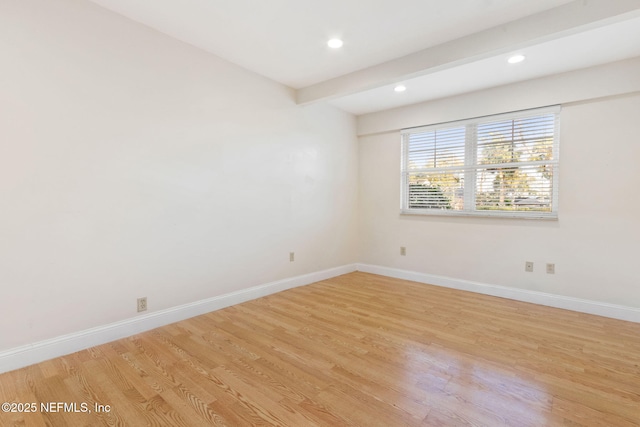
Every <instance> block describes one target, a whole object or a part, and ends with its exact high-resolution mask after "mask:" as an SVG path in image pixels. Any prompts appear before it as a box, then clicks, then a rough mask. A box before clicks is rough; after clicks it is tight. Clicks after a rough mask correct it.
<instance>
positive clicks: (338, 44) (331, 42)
mask: <svg viewBox="0 0 640 427" xmlns="http://www.w3.org/2000/svg"><path fill="white" fill-rule="evenodd" d="M343 44H344V42H343V41H342V40H340V39H331V40H329V41H328V42H327V45H328V46H329V47H330V48H332V49H338V48H341V47H342V45H343Z"/></svg>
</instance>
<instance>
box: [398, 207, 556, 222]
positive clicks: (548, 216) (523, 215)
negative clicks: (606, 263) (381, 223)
mask: <svg viewBox="0 0 640 427" xmlns="http://www.w3.org/2000/svg"><path fill="white" fill-rule="evenodd" d="M400 215H418V216H441V217H442V216H443V217H467V218H468V217H479V218H511V219H535V220H544V221H557V220H558V213H557V212H496V211H492V212H488V211H473V212H468V211H446V210H444V209H401V210H400Z"/></svg>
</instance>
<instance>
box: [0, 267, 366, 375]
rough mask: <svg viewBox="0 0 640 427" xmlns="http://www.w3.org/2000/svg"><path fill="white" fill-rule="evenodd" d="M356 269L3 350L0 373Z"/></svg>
mask: <svg viewBox="0 0 640 427" xmlns="http://www.w3.org/2000/svg"><path fill="white" fill-rule="evenodd" d="M353 271H356V265H355V264H349V265H343V266H340V267H335V268H330V269H327V270H322V271H317V272H314V273H309V274H304V275H301V276H295V277H290V278H287V279H282V280H277V281H275V282H270V283H265V284H263V285H258V286H254V287H251V288H248V289H243V290H240V291H236V292H231V293H228V294H224V295H219V296H215V297H212V298H207V299H204V300H200V301H195V302H192V303H189V304H183V305H179V306H176V307H171V308H168V309H165V310H159V311H155V312H151V313H148V314H144V315H140V316H137V317H133V318H130V319H125V320H122V321H119V322H115V323H110V324H108V325H103V326H98V327H95V328H91V329H86V330H83V331H79V332H74V333H71V334H67V335H63V336H59V337H56V338H51V339H48V340H44V341H39V342H36V343H33V344H28V345H25V346H21V347H16V348H13V349H9V350H5V351H2V352H0V373H3V372H8V371H12V370H14V369H19V368H23V367H25V366H29V365H33V364H34V363H39V362H42V361H45V360H49V359H53V358H56V357H60V356H64V355H67V354H71V353H75V352H76V351H80V350H84V349H87V348H89V347H94V346H96V345H100V344H105V343H108V342H111V341H115V340H118V339H121V338H125V337H128V336H131V335H135V334H138V333H140V332H144V331H148V330H151V329H154V328H158V327H160V326H164V325H169V324H171V323H175V322H178V321H180V320H184V319H188V318H191V317H194V316H199V315H201V314H205V313H209V312H211V311H215V310H220V309H221V308H225V307H229V306H232V305H235V304H240V303H243V302H245V301H250V300H253V299H256V298H260V297H263V296H267V295H271V294H274V293H277V292H281V291H284V290H287V289H292V288H296V287H299V286H304V285H308V284H310V283H314V282H319V281H321V280H326V279H329V278H331V277H335V276H340V275H342V274H347V273H351V272H353Z"/></svg>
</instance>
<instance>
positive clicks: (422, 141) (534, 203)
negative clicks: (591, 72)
mask: <svg viewBox="0 0 640 427" xmlns="http://www.w3.org/2000/svg"><path fill="white" fill-rule="evenodd" d="M559 111H560V109H559V107H555V108H545V109H537V110H529V111H523V112H516V113H509V114H502V115H499V116H490V117H482V118H479V119H472V120H465V121H460V122H453V123H448V124H441V125H434V126H425V127H422V128H415V129H406V130H403V131H402V159H403V164H402V190H403V191H402V201H401V203H402V206H401V207H402V211H403V212H404V213H424V214H434V213H436V214H444V215H448V214H451V215H460V214H470V215H496V216H515V217H525V218H555V217H557V200H558V185H557V174H558V172H557V170H558V146H559V145H558V143H559V141H558V120H559Z"/></svg>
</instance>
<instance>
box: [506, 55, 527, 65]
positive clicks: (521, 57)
mask: <svg viewBox="0 0 640 427" xmlns="http://www.w3.org/2000/svg"><path fill="white" fill-rule="evenodd" d="M522 61H524V55H513V56H512V57H510V58H509V59H507V62H508V63H509V64H517V63H518V62H522Z"/></svg>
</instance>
